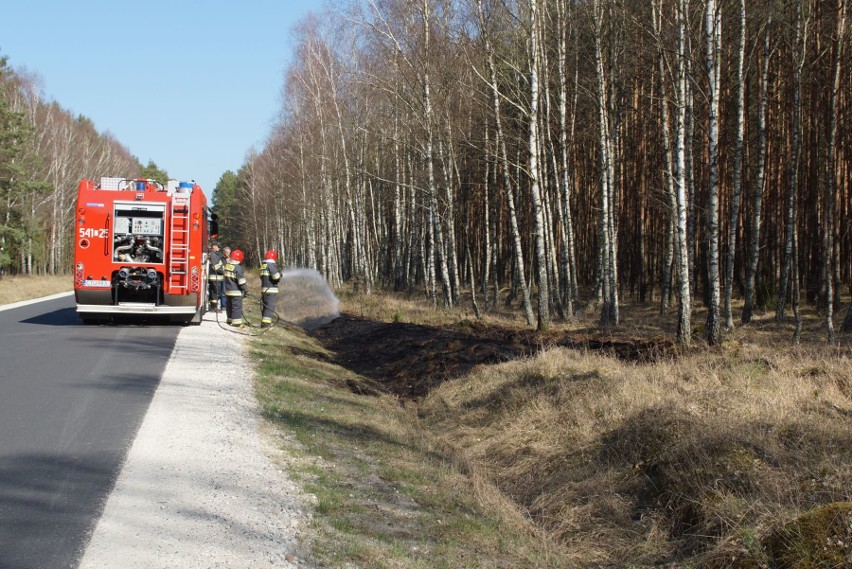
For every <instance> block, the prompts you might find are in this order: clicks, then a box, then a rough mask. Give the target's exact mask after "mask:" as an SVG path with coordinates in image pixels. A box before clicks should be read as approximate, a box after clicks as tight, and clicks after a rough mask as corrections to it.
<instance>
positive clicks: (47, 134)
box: [0, 54, 157, 275]
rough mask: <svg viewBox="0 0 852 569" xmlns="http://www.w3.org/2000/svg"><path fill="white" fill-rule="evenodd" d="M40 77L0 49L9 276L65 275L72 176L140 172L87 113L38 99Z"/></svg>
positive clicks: (2, 210) (2, 218)
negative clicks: (12, 62)
mask: <svg viewBox="0 0 852 569" xmlns="http://www.w3.org/2000/svg"><path fill="white" fill-rule="evenodd" d="M40 82H41V80H40V78H39V77H38V75H36V74H34V73H31V72H28V71H26V70H23V71H22V70H15V69H13V68H12V67H11V66H10V64H9V57H8V56H6V55H4V54H0V197H1V198H2V199H0V271H2V273H5V274H9V275H15V274H23V275H59V274H69V273H70V272H71V265H72V262H73V259H74V243H73V237H74V208H75V207H76V204H77V184H78V182H79V181H80V180H81V179H83V178H93V179H96V178H100V177H101V176H106V175H109V174H110V173H113V172H122V173H123V174H124V175H125V176H128V177H134V176H138V175H141V174H142V173H143V171H145V168H143V167H142V165H141V164H140V163H139V160H138V159H137V158H136V157H135V156H133V155H131V153H130V151H129V150H128V149H127V148H126V147H125V146H124V145H122V144H121V143H120V142H119V141H118V140H116V139H115V137H113V136H112V135H110V134H109V133H102V132H99V131H98V129H97V128H96V127H95V125H94V124H93V122H92V121H91V120H90V119H89V118H87V117H85V116H82V115H78V116H74V115H73V113H71V112H70V111H69V110H67V109H65V108H63V107H62V106H61V105H60V104H59V103H58V102H56V101H48V100H45V99H44V97H43V95H42V93H41V85H40ZM146 168H147V169H148V170H152V169H153V170H155V171H156V170H157V168H156V165H155V164H153V163H149V164H148V166H147V167H146ZM2 273H0V274H2Z"/></svg>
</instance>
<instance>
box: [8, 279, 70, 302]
mask: <svg viewBox="0 0 852 569" xmlns="http://www.w3.org/2000/svg"><path fill="white" fill-rule="evenodd" d="M73 289H74V280H73V277H71V275H58V276H39V277H28V276H14V277H9V276H5V277H3V278H2V279H0V299H2V300H0V304H11V303H14V302H20V301H22V300H31V299H33V298H40V297H42V296H49V295H51V294H57V293H60V292H71V291H72V290H73Z"/></svg>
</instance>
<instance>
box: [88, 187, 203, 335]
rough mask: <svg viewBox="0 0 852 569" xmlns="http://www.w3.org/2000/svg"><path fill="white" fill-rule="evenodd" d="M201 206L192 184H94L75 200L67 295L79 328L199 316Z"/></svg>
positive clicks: (199, 193) (196, 319) (197, 318)
mask: <svg viewBox="0 0 852 569" xmlns="http://www.w3.org/2000/svg"><path fill="white" fill-rule="evenodd" d="M207 213H208V211H207V200H206V198H205V197H204V192H202V191H201V187H199V186H198V185H197V184H195V183H194V182H177V181H174V180H170V181H169V182H168V183H167V184H166V185H165V186H164V185H162V184H160V183H159V182H156V181H154V180H143V179H138V180H132V179H124V178H101V179H100V183H97V184H96V183H95V182H94V181H92V180H81V181H80V184H79V187H78V192H77V212H76V230H75V247H74V248H75V255H74V295H75V297H76V299H77V312H78V313H79V315H80V318H82V320H83V322H84V323H87V324H89V323H96V322H101V321H105V320H112V319H113V318H114V317H115V316H117V315H130V316H131V317H132V318H138V319H141V318H145V317H151V316H164V317H167V318H168V319H169V320H170V321H179V322H187V323H192V324H200V323H201V318H202V316H203V315H204V312H205V311H206V309H207V286H206V285H207V236H208V226H207Z"/></svg>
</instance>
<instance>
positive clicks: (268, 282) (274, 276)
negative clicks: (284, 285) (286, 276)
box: [260, 259, 281, 294]
mask: <svg viewBox="0 0 852 569" xmlns="http://www.w3.org/2000/svg"><path fill="white" fill-rule="evenodd" d="M280 280H281V273H279V272H278V265H276V264H275V261H273V260H272V259H265V260H264V261H263V264H261V265H260V291H261V292H264V293H272V294H275V293H277V292H278V281H280Z"/></svg>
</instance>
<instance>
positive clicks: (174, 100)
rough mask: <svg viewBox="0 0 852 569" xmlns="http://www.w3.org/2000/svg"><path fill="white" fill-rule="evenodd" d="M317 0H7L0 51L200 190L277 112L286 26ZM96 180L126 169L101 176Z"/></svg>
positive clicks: (75, 109) (235, 161)
mask: <svg viewBox="0 0 852 569" xmlns="http://www.w3.org/2000/svg"><path fill="white" fill-rule="evenodd" d="M322 6H323V0H299V1H293V0H279V1H275V0H245V1H243V2H234V1H231V2H229V1H222V0H210V1H200V0H197V1H196V0H193V1H186V0H172V1H167V0H146V1H142V2H121V1H118V2H116V1H114V0H113V1H109V0H73V1H68V0H14V1H11V2H5V3H4V6H3V8H2V11H1V12H2V13H0V54H2V55H5V56H7V57H8V58H9V64H10V65H11V66H12V67H13V68H16V69H21V68H25V69H26V70H27V71H29V72H32V73H36V74H37V75H38V76H40V78H41V86H42V91H43V94H44V97H45V98H46V99H47V100H54V101H56V102H58V103H59V104H60V105H61V106H62V107H64V108H65V109H68V110H69V111H71V112H72V113H74V114H75V115H77V114H82V115H85V116H87V117H89V118H90V119H92V121H94V123H95V126H96V127H97V129H98V130H99V131H101V132H110V133H112V134H113V135H114V136H115V138H116V139H118V140H119V141H120V142H121V143H122V144H124V145H125V146H126V147H127V148H128V149H129V150H130V152H131V153H133V154H134V155H135V156H137V157H138V158H139V160H140V161H141V162H142V163H143V164H147V163H148V160H149V159H150V160H153V161H154V162H156V163H157V165H158V166H160V167H161V168H163V169H165V170H166V171H167V172H168V173H169V175H170V176H171V177H173V178H176V179H181V180H188V179H194V180H195V181H196V182H198V183H199V184H200V185H201V187H202V188H204V191H205V193H206V194H207V195H208V197H209V196H212V193H213V188H214V187H215V185H216V183H217V182H218V181H219V177H220V176H221V175H222V173H224V172H225V171H226V170H233V171H236V170H237V169H238V168H239V167H240V166H241V165H242V164H243V162H244V159H245V157H246V153H247V152H248V151H249V150H250V149H251V148H252V147H256V148H260V147H261V146H262V145H263V141H264V139H265V138H266V136H267V135H268V134H269V130H270V127H271V125H272V123H273V122H274V120H275V115H276V113H277V112H278V110H279V109H280V108H281V87H282V85H283V74H284V70H285V68H286V66H287V65H288V64H289V61H290V57H291V53H292V50H293V39H292V30H293V26H294V25H295V24H296V23H298V22H299V21H301V20H302V19H303V18H304V17H305V16H306V15H307V14H308V13H310V12H314V13H320V12H321V10H322ZM103 175H117V176H118V175H125V173H124V172H104V173H103Z"/></svg>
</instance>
